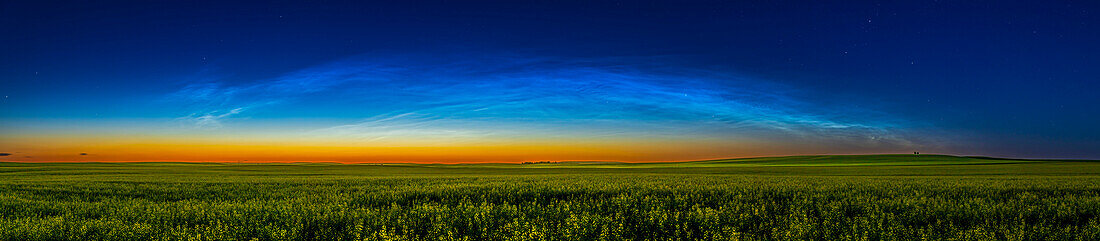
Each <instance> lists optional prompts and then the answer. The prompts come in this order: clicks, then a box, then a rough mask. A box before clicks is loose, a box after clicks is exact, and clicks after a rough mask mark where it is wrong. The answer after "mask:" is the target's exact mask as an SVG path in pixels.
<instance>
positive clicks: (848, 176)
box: [0, 155, 1100, 240]
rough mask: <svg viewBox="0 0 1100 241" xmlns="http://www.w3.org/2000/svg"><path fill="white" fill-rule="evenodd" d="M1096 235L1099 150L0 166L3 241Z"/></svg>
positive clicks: (1098, 229) (1062, 237) (1099, 201)
mask: <svg viewBox="0 0 1100 241" xmlns="http://www.w3.org/2000/svg"><path fill="white" fill-rule="evenodd" d="M923 239H927V240H1100V162H1092V161H1049V160H1047V161H1043V160H1007V159H991V158H967V157H953V156H935V155H920V156H915V155H865V156H797V157H775V158H755V159H732V160H715V161H699V162H682V163H652V164H627V163H556V164H527V165H520V164H467V165H414V164H385V165H373V164H372V165H368V164H357V165H350V164H216V163H0V240H923Z"/></svg>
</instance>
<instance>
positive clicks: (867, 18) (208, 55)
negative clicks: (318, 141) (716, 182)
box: [0, 1, 1100, 159]
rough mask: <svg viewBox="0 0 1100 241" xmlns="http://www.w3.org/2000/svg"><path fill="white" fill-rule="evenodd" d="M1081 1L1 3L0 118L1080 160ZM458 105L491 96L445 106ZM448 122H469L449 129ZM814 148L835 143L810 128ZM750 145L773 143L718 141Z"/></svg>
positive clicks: (1091, 14)
mask: <svg viewBox="0 0 1100 241" xmlns="http://www.w3.org/2000/svg"><path fill="white" fill-rule="evenodd" d="M106 2H110V3H106ZM1098 5H1100V3H1098V2H1096V1H901V2H878V1H830V2H814V3H807V2H805V1H768V2H756V1H690V2H682V1H621V2H611V1H544V2H543V1H501V2H487V1H472V2H471V1H444V2H439V1H385V2H373V1H348V2H341V1H324V2H321V3H296V2H284V1H277V2H250V3H244V2H233V3H227V2H198V1H179V2H150V1H132V2H117V1H103V2H101V1H90V2H85V1H81V2H54V1H5V2H3V3H0V53H2V54H0V83H2V85H0V87H2V88H0V94H2V95H3V96H4V100H3V103H2V104H0V124H3V125H5V127H0V128H3V129H8V130H9V131H10V130H15V129H20V130H25V131H23V132H21V134H20V135H24V136H34V135H45V134H44V133H53V132H55V131H58V130H60V129H66V128H67V129H78V130H77V131H78V132H79V131H83V132H88V133H102V132H110V131H109V130H110V128H109V126H117V125H120V124H118V123H119V122H125V121H131V122H138V123H143V124H148V125H153V124H151V123H156V122H158V121H167V122H180V121H184V122H186V121H188V120H192V119H193V120H192V121H195V122H196V123H198V125H200V126H204V128H210V126H214V128H218V129H221V131H225V130H236V129H238V128H237V127H235V126H234V124H237V125H250V124H249V123H250V122H262V121H269V122H274V123H281V125H296V126H302V125H304V126H309V127H310V128H304V127H303V128H302V129H303V131H306V129H311V128H313V127H316V128H320V129H324V128H327V127H328V126H342V125H345V124H349V123H362V122H363V120H372V118H374V119H386V118H385V115H393V116H402V117H408V115H402V114H407V113H416V114H417V115H424V116H426V117H424V118H428V119H430V120H433V121H438V120H440V119H443V120H448V122H444V123H442V124H439V123H436V124H430V125H428V126H431V127H433V128H434V127H439V126H448V127H454V126H460V125H471V126H477V127H480V126H485V125H496V124H500V125H503V126H511V127H512V128H516V129H525V130H526V129H529V128H530V127H531V126H541V127H540V128H541V129H540V128H535V129H539V130H540V131H535V132H531V133H526V132H522V131H521V132H517V133H516V135H524V134H529V135H543V134H545V133H543V132H559V131H562V130H574V131H579V132H585V133H588V132H589V130H592V129H598V130H608V129H607V127H601V126H600V125H599V124H593V123H592V121H593V120H600V121H609V120H610V121H622V122H627V123H631V124H639V125H642V124H645V125H657V126H676V127H677V128H670V129H669V130H667V132H668V133H662V132H660V131H650V130H651V129H647V128H643V127H631V128H622V129H615V128H611V129H612V130H609V131H608V132H609V133H617V134H615V135H627V136H629V135H631V134H639V133H640V134H644V135H643V136H645V135H657V136H662V137H668V141H670V142H671V141H674V140H677V139H685V138H686V139H699V138H702V139H708V140H709V139H724V138H727V139H736V140H739V141H752V142H767V143H771V144H770V145H764V146H775V145H781V144H786V145H791V146H814V148H808V149H806V151H790V152H791V154H800V153H861V152H890V151H898V150H910V149H912V150H927V151H929V152H943V153H952V154H976V155H991V156H1006V157H1049V158H1092V159H1100V126H1097V124H1096V123H1097V122H1100V94H1098V93H1096V92H1097V90H1100V78H1098V77H1100V47H1098V46H1100V45H1098V44H1097V43H1100V31H1098V30H1100V21H1098V19H1097V18H1098V16H1097V14H1098V13H1097V11H1100V6H1098ZM364 66H371V67H370V68H373V69H370V70H367V69H365V68H367V67H364ZM317 76H324V77H317ZM379 76H382V77H379ZM380 79H385V80H384V81H385V82H378V81H381V80H380ZM546 79H551V80H546ZM565 80H567V81H566V82H563V83H558V82H554V83H558V84H553V85H550V84H547V85H545V86H543V85H532V84H531V83H534V82H538V83H543V82H546V81H565ZM605 80H614V81H611V82H607V81H605ZM540 81H541V82H540ZM291 82H292V83H293V84H291V85H292V86H289V87H288V84H286V83H291ZM486 83H491V84H486ZM607 83H611V84H607ZM574 85H575V86H574ZM515 86H523V88H519V89H515ZM562 86H566V87H569V88H566V89H559V88H558V87H562ZM572 87H576V88H572ZM444 89H446V90H455V91H453V92H444V91H437V90H444ZM679 89H688V90H691V91H685V93H679V92H677V94H683V96H684V98H685V99H683V100H677V101H681V102H677V101H671V102H667V103H661V101H660V100H659V99H655V98H662V97H660V96H659V95H655V94H654V93H669V92H670V91H672V92H674V91H673V90H679ZM459 90H461V91H459ZM401 91H405V92H401ZM515 91H525V92H524V93H523V94H515V93H514V92H515ZM587 91H593V92H587ZM692 91H694V92H692ZM482 92H484V93H489V94H487V96H481V95H476V94H478V93H482ZM688 92H692V93H695V95H691V93H688ZM395 93H402V94H395ZM471 93H472V94H475V95H471V96H466V94H471ZM536 94H537V95H538V96H539V98H535V97H534V95H536ZM364 95H370V96H372V97H364ZM545 96H550V97H552V98H549V99H546V98H541V97H545ZM592 96H599V98H594V97H592ZM647 96H650V97H652V98H649V97H647ZM700 96H703V97H700ZM421 100H426V101H421ZM593 101H596V102H599V101H602V102H601V103H618V104H608V105H607V106H593V105H590V103H595V102H593ZM620 102H621V103H620ZM456 103H457V104H456ZM502 103H505V104H502ZM670 103H672V104H670ZM674 104H675V105H676V106H673V105H674ZM443 105H446V106H448V107H447V108H443V109H439V108H440V106H443ZM574 105H576V106H574ZM685 106H687V107H685ZM731 106H735V107H731ZM458 107H463V108H466V107H471V108H472V107H481V108H473V109H475V110H477V111H480V110H483V109H487V110H497V111H496V112H492V114H483V113H482V112H477V113H474V112H469V110H467V111H456V110H454V109H448V108H458ZM579 107H581V108H579ZM583 107H591V108H583ZM612 109H613V110H614V111H609V110H612ZM716 109H718V110H716ZM464 110H465V109H464ZM532 110H538V111H532ZM711 110H714V111H713V112H714V113H710V112H708V111H711ZM704 112H706V113H709V114H702V113H704ZM708 115H709V116H708ZM703 116H707V117H706V118H703ZM418 120H419V119H418ZM467 120H476V121H480V122H478V123H472V124H471V123H466V124H455V123H463V122H456V121H467ZM298 121H301V122H306V123H308V124H291V122H293V123H299V122H298ZM671 122H675V123H671ZM94 123H99V124H94ZM103 123H107V124H103ZM211 123H213V124H211ZM433 123H434V122H433ZM548 123H550V124H548ZM700 123H705V124H700ZM715 123H718V124H715ZM739 123H740V124H744V123H751V125H749V126H750V127H744V126H741V125H735V124H739ZM610 125H611V126H621V125H618V124H610ZM699 125H704V126H707V127H706V128H703V129H691V130H689V129H684V128H680V126H699ZM81 126H90V127H86V130H80V129H81V128H85V127H81ZM105 126H106V127H105ZM547 126H549V127H547ZM421 127H422V125H416V126H415V127H406V129H410V128H411V129H416V128H421ZM179 128H180V129H181V130H179V131H178V132H180V133H189V132H192V131H188V130H187V129H185V128H184V127H179ZM468 129H478V128H468ZM448 130H450V129H448ZM464 130H465V129H464ZM581 130H583V131H581ZM716 130H721V131H716ZM202 131H206V129H201V130H195V131H193V132H202ZM370 131H376V130H366V132H370ZM693 131H694V132H693ZM352 132H355V131H352ZM699 132H705V133H722V134H713V135H711V134H708V135H703V136H704V137H698V138H696V136H693V135H696V134H692V133H699ZM773 132H783V133H786V134H769V133H773ZM174 133H175V132H174ZM624 133H625V134H624ZM869 133H870V134H869ZM136 135H141V133H140V132H138V133H137V134H136ZM609 135H610V134H609ZM853 136H858V137H860V138H862V137H871V139H875V140H878V139H877V138H882V137H881V136H890V138H891V140H893V141H891V142H889V143H878V142H875V143H871V144H867V143H865V142H862V141H851V140H850V138H853ZM578 138H593V137H588V136H584V137H579V136H578ZM623 138H626V137H623ZM835 139H841V140H840V141H837V140H835ZM662 140H664V139H662ZM9 141H12V142H14V141H16V139H11V140H9ZM836 142H839V143H846V144H839V145H832V144H821V143H836ZM848 142H851V143H848ZM20 148H21V147H20ZM716 148H718V147H716ZM761 148H764V147H761ZM830 148H832V149H830ZM796 149H797V148H796ZM784 150H786V149H784ZM753 153H761V154H783V153H781V152H780V153H777V152H768V151H761V152H752V151H751V150H748V151H738V152H730V153H729V154H727V155H752V154H753ZM722 154H723V153H722V152H721V151H715V152H714V153H713V154H712V155H714V156H721V155H722ZM670 156H675V155H670ZM693 157H694V156H693Z"/></svg>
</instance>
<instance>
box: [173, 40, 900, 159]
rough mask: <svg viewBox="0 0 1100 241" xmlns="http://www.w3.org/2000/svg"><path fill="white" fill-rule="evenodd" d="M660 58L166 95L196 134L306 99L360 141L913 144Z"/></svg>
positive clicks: (453, 59) (766, 89) (340, 70)
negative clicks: (525, 138) (534, 138)
mask: <svg viewBox="0 0 1100 241" xmlns="http://www.w3.org/2000/svg"><path fill="white" fill-rule="evenodd" d="M663 60H665V59H661V58H656V59H654V58H650V59H639V58H607V59H581V60H576V59H560V58H550V57H517V56H511V55H481V57H468V56H459V55H442V56H441V55H432V56H415V55H406V56H385V57H373V56H365V57H357V58H349V59H345V60H342V61H337V62H333V63H329V64H325V65H320V66H316V67H313V68H307V69H303V70H299V71H295V72H292V73H288V74H285V75H282V76H281V77H278V78H274V79H270V80H261V81H255V82H251V83H248V84H238V85H230V84H227V83H223V82H214V81H206V82H200V83H193V84H190V85H187V86H185V87H183V88H182V89H180V90H179V91H177V92H175V93H173V94H170V98H174V99H176V100H179V101H185V102H188V103H192V104H193V106H196V107H195V108H194V109H195V110H194V112H192V113H191V114H190V115H188V116H186V117H184V118H183V119H186V120H190V121H191V122H192V123H194V124H195V125H197V126H203V127H221V126H223V123H224V122H225V121H226V120H229V119H232V118H235V117H240V116H245V112H246V111H267V112H274V111H277V109H278V108H274V106H278V105H280V104H287V103H295V102H297V103H299V104H300V103H307V104H308V105H309V106H311V107H313V108H318V109H331V110H335V111H334V112H339V113H341V115H342V116H356V115H360V116H362V118H363V120H361V121H358V122H355V123H349V124H347V125H340V126H334V127H330V128H324V129H320V130H316V131H313V132H311V133H312V134H315V135H318V136H341V137H344V138H353V139H358V140H363V141H382V140H386V139H391V138H394V137H401V136H419V137H423V138H434V139H438V140H444V141H458V140H475V139H478V138H485V137H487V136H500V135H524V134H530V135H550V136H552V135H565V136H569V135H574V136H592V137H606V136H627V137H629V136H648V137H661V136H664V137H699V138H716V139H721V138H787V139H814V140H840V141H844V142H849V143H855V144H860V143H863V144H869V145H878V144H888V145H900V146H904V145H914V143H913V140H911V138H909V137H907V136H906V134H905V133H902V132H898V131H895V130H897V129H900V128H904V127H905V126H906V125H907V124H908V123H906V122H905V121H904V120H901V119H896V118H893V117H891V116H888V115H882V114H881V113H878V112H874V111H872V110H861V109H835V108H831V107H829V106H821V105H818V104H815V103H813V102H810V101H805V100H802V99H800V98H799V97H798V95H797V90H796V89H795V88H792V87H790V86H783V85H779V84H776V83H773V82H770V81H766V80H760V79H756V78H751V77H746V76H737V75H733V74H730V73H723V72H713V71H704V70H697V69H688V68H676V67H670V66H663V65H661V64H660V63H663V62H664V61H663ZM287 117H301V116H287ZM309 117H317V116H309ZM841 117H843V118H841ZM853 120H858V121H853Z"/></svg>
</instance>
